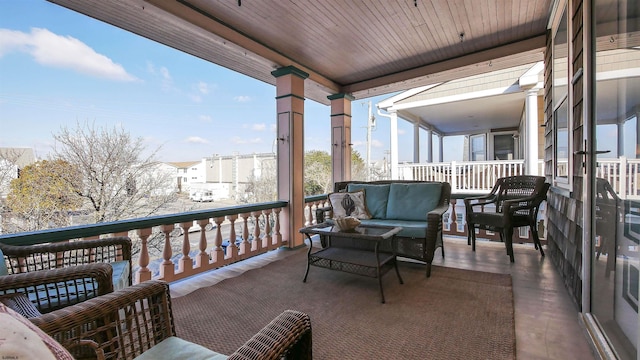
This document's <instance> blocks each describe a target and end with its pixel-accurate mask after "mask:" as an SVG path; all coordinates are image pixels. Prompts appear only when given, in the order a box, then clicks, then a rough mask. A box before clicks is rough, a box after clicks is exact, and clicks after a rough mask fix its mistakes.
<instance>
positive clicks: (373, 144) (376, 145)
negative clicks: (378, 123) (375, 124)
mask: <svg viewBox="0 0 640 360" xmlns="http://www.w3.org/2000/svg"><path fill="white" fill-rule="evenodd" d="M383 146H384V144H383V143H382V141H380V140H376V139H372V140H371V147H374V148H381V147H383Z"/></svg>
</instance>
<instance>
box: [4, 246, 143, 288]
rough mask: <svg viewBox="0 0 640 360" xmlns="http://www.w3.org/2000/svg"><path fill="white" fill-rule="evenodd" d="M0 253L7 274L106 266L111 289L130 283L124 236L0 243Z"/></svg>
mask: <svg viewBox="0 0 640 360" xmlns="http://www.w3.org/2000/svg"><path fill="white" fill-rule="evenodd" d="M0 251H1V252H2V253H3V254H4V261H5V264H6V266H7V271H8V274H20V273H28V272H32V271H38V270H49V269H57V268H65V267H72V266H77V265H83V264H91V263H108V264H110V265H111V267H113V284H114V289H116V290H117V289H120V288H123V287H125V286H130V285H131V284H132V274H131V271H132V268H131V239H129V238H128V237H125V236H122V237H111V238H104V239H96V240H80V241H71V242H60V243H49V244H38V245H29V246H17V245H7V244H3V243H0Z"/></svg>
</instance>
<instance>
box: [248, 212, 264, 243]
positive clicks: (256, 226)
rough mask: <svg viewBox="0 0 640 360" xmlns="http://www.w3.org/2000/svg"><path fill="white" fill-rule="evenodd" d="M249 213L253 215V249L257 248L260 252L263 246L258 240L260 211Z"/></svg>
mask: <svg viewBox="0 0 640 360" xmlns="http://www.w3.org/2000/svg"><path fill="white" fill-rule="evenodd" d="M251 215H252V216H253V219H254V224H253V225H254V227H253V241H254V242H255V244H256V245H255V250H257V251H258V252H260V251H261V250H262V249H263V248H264V246H263V243H262V241H260V223H259V220H260V213H259V212H257V211H256V212H252V213H251Z"/></svg>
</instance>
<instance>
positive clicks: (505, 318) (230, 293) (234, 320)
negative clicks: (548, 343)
mask: <svg viewBox="0 0 640 360" xmlns="http://www.w3.org/2000/svg"><path fill="white" fill-rule="evenodd" d="M297 252H298V253H296V254H294V255H291V256H289V257H287V258H285V259H283V260H279V261H276V262H274V263H271V264H268V265H266V266H264V267H262V268H259V269H254V270H250V271H247V272H246V273H244V274H242V275H240V276H238V277H235V278H231V279H227V280H223V281H222V282H220V283H218V284H216V285H213V286H210V287H207V288H202V289H198V290H196V291H194V292H192V293H191V294H188V295H186V296H183V297H179V298H175V299H173V312H174V316H175V323H176V331H177V333H178V336H179V337H181V338H184V339H185V340H189V341H192V342H195V343H198V344H200V345H203V346H205V347H207V348H210V349H212V350H215V351H217V352H220V353H223V354H227V355H228V354H231V353H233V351H235V349H237V348H238V347H240V346H241V345H242V344H243V343H244V342H245V341H246V340H248V339H249V338H250V337H251V336H253V335H254V334H255V333H256V332H258V331H259V330H260V329H261V328H262V327H263V326H264V325H265V324H267V323H269V321H271V320H272V319H273V318H274V317H276V316H277V315H278V314H279V313H280V312H282V311H283V310H286V309H295V310H300V311H303V312H306V313H307V314H309V316H310V317H311V326H312V332H313V355H314V358H315V359H357V360H360V359H514V358H515V354H516V343H515V323H514V307H513V292H512V286H511V276H510V275H507V274H493V273H486V272H478V271H468V270H460V269H454V268H446V267H437V266H434V267H433V270H432V274H431V277H430V278H426V277H425V268H424V265H420V264H413V263H404V262H401V263H400V267H399V268H400V274H401V275H402V278H403V280H404V284H403V285H401V284H399V282H398V278H397V277H396V274H395V272H393V271H390V272H388V273H387V274H385V275H384V276H383V281H382V284H383V288H384V294H385V300H386V303H385V304H382V303H380V295H379V289H378V282H377V280H376V279H373V278H368V277H363V276H359V275H353V274H347V273H342V272H338V271H334V270H328V269H324V268H317V267H312V268H311V269H310V272H309V277H308V279H307V282H306V283H303V282H302V278H303V276H304V271H305V267H306V251H303V250H297Z"/></svg>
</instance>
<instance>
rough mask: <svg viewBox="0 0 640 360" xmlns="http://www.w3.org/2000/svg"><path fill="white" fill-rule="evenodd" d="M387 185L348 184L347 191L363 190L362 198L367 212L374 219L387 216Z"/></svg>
mask: <svg viewBox="0 0 640 360" xmlns="http://www.w3.org/2000/svg"><path fill="white" fill-rule="evenodd" d="M389 188H390V186H389V185H369V184H349V185H347V191H348V192H353V191H358V190H364V200H365V205H366V206H367V210H369V214H371V217H372V218H374V219H384V218H386V217H387V201H388V199H389Z"/></svg>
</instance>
